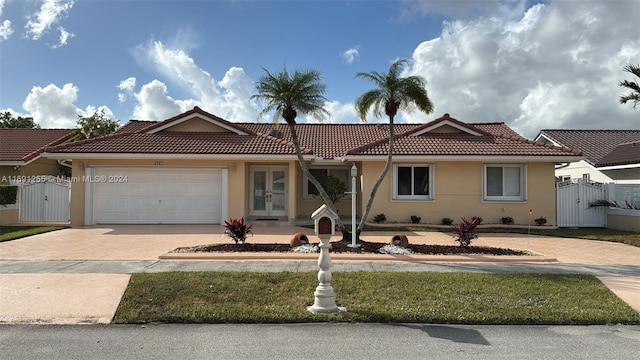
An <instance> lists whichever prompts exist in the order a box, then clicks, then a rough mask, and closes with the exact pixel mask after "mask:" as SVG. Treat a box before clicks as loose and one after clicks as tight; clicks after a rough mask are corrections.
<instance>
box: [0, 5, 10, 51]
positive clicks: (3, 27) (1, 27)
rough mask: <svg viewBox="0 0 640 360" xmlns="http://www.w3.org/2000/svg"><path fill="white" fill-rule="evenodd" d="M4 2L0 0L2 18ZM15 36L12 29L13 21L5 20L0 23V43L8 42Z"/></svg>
mask: <svg viewBox="0 0 640 360" xmlns="http://www.w3.org/2000/svg"><path fill="white" fill-rule="evenodd" d="M4 3H5V1H4V0H0V16H2V11H3V9H4ZM11 34H13V29H12V28H11V21H10V20H4V21H3V22H2V23H0V41H4V40H7V39H8V38H9V36H11Z"/></svg>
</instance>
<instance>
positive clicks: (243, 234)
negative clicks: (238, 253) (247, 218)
mask: <svg viewBox="0 0 640 360" xmlns="http://www.w3.org/2000/svg"><path fill="white" fill-rule="evenodd" d="M252 227H253V225H248V224H247V223H245V222H244V218H240V219H229V221H225V222H224V228H225V230H224V233H225V234H226V235H228V236H229V237H231V238H232V239H233V241H235V242H236V244H237V243H239V242H240V243H244V242H245V240H246V239H247V235H248V234H252V235H253V232H252V231H251V228H252Z"/></svg>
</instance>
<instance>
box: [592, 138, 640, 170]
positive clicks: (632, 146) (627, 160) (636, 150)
mask: <svg viewBox="0 0 640 360" xmlns="http://www.w3.org/2000/svg"><path fill="white" fill-rule="evenodd" d="M630 164H640V141H635V142H630V143H626V144H620V145H618V146H617V147H616V148H615V149H613V150H612V151H611V152H610V153H608V154H607V155H605V156H604V157H603V158H602V159H600V161H598V163H597V164H596V166H597V167H605V166H616V165H630Z"/></svg>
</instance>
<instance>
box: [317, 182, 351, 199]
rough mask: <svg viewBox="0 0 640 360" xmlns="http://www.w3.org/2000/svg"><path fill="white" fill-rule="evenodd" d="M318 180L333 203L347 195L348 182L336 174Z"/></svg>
mask: <svg viewBox="0 0 640 360" xmlns="http://www.w3.org/2000/svg"><path fill="white" fill-rule="evenodd" d="M318 182H319V183H320V185H322V187H323V188H324V190H325V191H326V192H327V195H329V198H330V199H331V202H332V203H333V204H335V203H336V202H338V201H340V199H342V198H343V197H345V196H346V195H347V184H345V183H344V182H342V181H341V180H340V179H338V178H337V177H335V176H331V175H328V176H323V177H321V178H319V179H318Z"/></svg>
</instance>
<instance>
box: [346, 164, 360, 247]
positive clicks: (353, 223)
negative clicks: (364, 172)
mask: <svg viewBox="0 0 640 360" xmlns="http://www.w3.org/2000/svg"><path fill="white" fill-rule="evenodd" d="M357 176H358V168H357V167H356V163H353V165H351V244H350V245H349V247H350V248H357V247H359V246H360V245H358V244H356V238H357V237H358V236H357V231H358V229H357V225H356V193H357V192H356V177H357Z"/></svg>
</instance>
